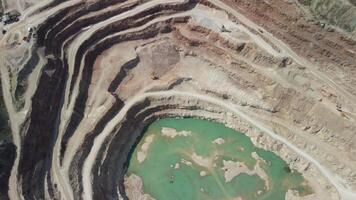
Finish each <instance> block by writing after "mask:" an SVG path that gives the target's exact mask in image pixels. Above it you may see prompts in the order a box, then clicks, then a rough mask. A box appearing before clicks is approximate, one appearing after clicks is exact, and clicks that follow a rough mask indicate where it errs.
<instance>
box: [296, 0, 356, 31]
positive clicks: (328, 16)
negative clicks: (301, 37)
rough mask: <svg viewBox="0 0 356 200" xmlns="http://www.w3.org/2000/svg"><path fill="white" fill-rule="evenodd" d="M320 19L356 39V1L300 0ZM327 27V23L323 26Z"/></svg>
mask: <svg viewBox="0 0 356 200" xmlns="http://www.w3.org/2000/svg"><path fill="white" fill-rule="evenodd" d="M299 2H301V3H302V4H303V5H305V6H307V7H308V8H309V9H310V10H311V12H312V13H313V14H314V15H316V16H317V17H318V18H319V19H322V20H326V21H327V22H328V23H329V24H332V25H336V26H338V27H340V28H342V29H344V30H346V31H347V32H350V33H351V34H352V35H353V37H356V1H355V0H336V1H335V0H299ZM322 26H325V23H324V24H322Z"/></svg>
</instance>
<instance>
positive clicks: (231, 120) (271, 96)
mask: <svg viewBox="0 0 356 200" xmlns="http://www.w3.org/2000/svg"><path fill="white" fill-rule="evenodd" d="M345 2H346V1H345ZM303 3H305V5H310V6H311V7H312V8H313V9H314V10H315V12H316V11H318V12H319V13H321V15H323V14H322V13H323V12H324V11H323V10H330V11H333V12H334V9H333V8H330V9H321V8H322V6H321V7H320V6H319V7H318V6H317V5H319V3H317V2H314V1H309V4H308V2H306V1H304V2H303ZM29 5H32V4H29ZM327 5H331V4H327ZM340 5H341V4H340ZM328 8H329V7H328ZM340 9H341V8H340ZM325 12H326V11H325ZM335 12H339V11H335ZM302 13H303V12H301V7H300V6H299V4H296V3H291V2H290V1H285V0H273V1H250V0H241V1H228V0H226V1H225V0H223V1H219V0H201V1H197V0H154V1H141V0H111V1H109V0H107V1H106V0H105V1H102V0H92V1H81V0H71V1H64V2H60V1H53V2H51V1H48V2H47V1H43V2H42V3H34V4H33V5H32V6H29V8H28V9H26V10H25V11H24V13H23V15H24V16H23V17H24V18H25V17H27V18H26V20H20V22H18V23H15V24H13V25H11V26H9V27H8V33H7V34H6V35H1V37H0V48H1V54H0V60H1V66H0V72H1V82H2V88H3V96H4V100H5V105H6V108H7V111H8V114H9V120H10V123H11V128H12V137H13V143H14V144H15V145H16V159H15V161H14V163H13V164H12V162H9V164H11V165H12V170H11V173H10V171H9V170H8V169H9V168H6V170H7V171H6V172H5V173H4V175H5V176H10V179H9V183H8V184H7V183H6V179H1V180H4V181H5V182H4V183H5V185H9V186H10V187H9V190H8V197H9V198H11V199H21V198H24V199H119V198H120V199H121V198H124V199H127V198H128V196H127V194H126V192H125V184H124V176H125V172H126V168H127V162H128V160H127V159H128V156H129V154H130V152H131V151H132V147H133V146H134V145H135V144H136V143H137V142H138V140H139V139H140V138H141V134H142V130H143V129H144V127H145V126H147V125H148V124H150V123H151V122H153V121H154V120H156V119H158V118H162V117H168V116H174V117H183V116H192V117H199V118H205V119H210V120H216V121H219V122H222V123H224V124H226V125H227V126H229V127H231V128H234V129H236V130H239V131H240V132H243V133H246V134H247V135H248V136H250V137H251V139H252V141H253V142H254V143H255V144H256V145H258V146H259V147H262V148H264V149H267V150H272V151H274V152H276V153H277V154H278V155H280V156H281V157H282V158H283V159H284V160H286V161H287V162H288V163H289V164H290V167H291V168H292V169H295V170H298V171H300V172H302V173H303V174H304V175H305V177H306V178H307V179H308V181H310V182H311V183H312V186H313V189H314V191H315V199H316V198H319V199H326V198H327V199H339V198H343V199H355V198H354V197H356V196H355V191H356V173H355V171H356V157H355V155H356V137H355V134H354V133H355V131H356V123H355V120H356V89H355V88H356V70H355V69H356V65H355V59H354V58H355V56H356V55H355V54H356V53H355V52H356V46H355V45H356V42H355V41H354V40H352V39H350V37H349V36H352V34H353V33H352V31H353V30H354V28H352V27H354V26H353V25H350V23H352V20H351V21H350V20H349V21H347V20H346V19H351V18H352V17H351V18H349V17H348V16H354V12H352V10H351V11H350V13H349V12H347V13H349V14H348V15H347V16H346V15H345V16H344V15H343V16H342V17H345V18H342V17H341V18H335V19H336V20H335V22H333V23H334V24H335V25H338V26H340V27H343V26H344V25H345V27H343V28H345V29H349V32H350V33H349V35H346V34H348V33H340V32H338V30H335V31H329V30H327V29H325V28H323V27H321V26H320V24H316V23H313V22H312V21H309V20H308V19H307V18H306V17H305V16H304V15H303V14H302ZM327 13H330V12H327ZM331 16H334V15H329V14H328V15H327V18H328V19H329V18H330V17H331ZM342 19H345V20H342ZM26 22H28V23H29V24H26ZM341 22H342V23H341ZM346 24H349V25H346ZM27 26H34V27H36V31H35V35H36V37H35V38H32V39H31V40H30V42H28V43H27V42H25V41H22V40H21V38H22V37H23V36H25V35H27V34H28V29H27V28H28V27H27ZM174 134H175V135H176V134H178V135H189V134H188V133H178V132H174ZM212 145H213V144H212ZM10 146H11V145H10ZM9 148H10V149H11V150H10V151H9V152H12V153H14V147H9ZM6 155H9V156H10V155H11V156H13V154H6ZM11 158H12V157H11ZM9 160H10V161H11V159H10V158H9ZM11 165H7V166H11ZM335 177H338V178H335ZM133 185H136V186H140V183H139V180H134V184H133ZM141 186H142V185H141ZM5 190H7V188H4V192H5ZM2 194H5V195H6V192H5V193H2ZM130 195H131V194H130ZM141 195H143V196H144V194H141ZM289 196H290V198H294V196H295V194H292V193H290V194H289ZM146 197H147V198H149V197H148V196H146ZM146 197H145V198H146ZM4 198H6V197H4Z"/></svg>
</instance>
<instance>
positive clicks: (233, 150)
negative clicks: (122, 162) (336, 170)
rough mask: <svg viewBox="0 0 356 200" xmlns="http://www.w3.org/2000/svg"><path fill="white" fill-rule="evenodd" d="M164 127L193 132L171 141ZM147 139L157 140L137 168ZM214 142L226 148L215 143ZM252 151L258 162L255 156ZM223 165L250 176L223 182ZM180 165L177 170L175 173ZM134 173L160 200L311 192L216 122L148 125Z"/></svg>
mask: <svg viewBox="0 0 356 200" xmlns="http://www.w3.org/2000/svg"><path fill="white" fill-rule="evenodd" d="M166 127H168V128H174V129H176V130H177V131H190V132H191V133H190V135H189V136H176V137H174V138H170V137H166V136H164V135H163V134H162V128H166ZM150 135H155V136H154V139H153V141H152V143H151V144H150V145H145V146H146V148H147V152H146V158H145V160H144V161H143V162H141V163H140V162H139V161H138V157H137V153H138V152H139V151H142V145H143V144H144V143H145V139H146V138H147V137H149V136H150ZM151 137H152V136H151ZM217 138H222V139H223V140H224V141H225V143H224V144H220V145H219V144H216V143H213V141H214V140H216V139H217ZM253 152H256V153H257V155H258V156H259V157H260V159H256V157H253V156H252V155H251V154H252V153H253ZM193 154H195V155H198V156H201V157H202V158H206V160H210V161H211V163H210V164H211V165H209V166H206V165H205V166H202V165H203V164H202V163H197V162H196V161H194V158H192V155H193ZM182 159H184V160H185V161H187V162H188V164H187V162H184V161H183V162H182ZM223 160H225V161H233V162H240V163H243V164H244V165H245V166H246V167H247V168H248V169H247V171H250V172H251V173H248V172H241V173H240V174H238V175H237V176H235V177H233V178H232V179H231V181H229V182H226V179H225V177H224V173H225V170H224V169H222V168H223V167H224V165H223ZM189 162H190V163H191V165H190V164H189ZM177 163H178V164H177ZM184 163H186V164H184ZM178 165H179V168H175V166H178ZM256 165H258V166H256ZM256 167H258V168H260V169H261V171H263V173H264V174H266V175H267V176H268V179H267V180H266V178H263V177H261V175H260V174H256V173H253V170H254V169H255V168H256ZM203 171H204V172H205V173H206V175H205V174H204V172H203ZM132 173H133V174H136V175H138V176H139V177H141V179H142V180H143V190H144V193H146V194H149V195H151V196H152V197H153V198H155V199H159V200H176V199H177V200H178V199H182V200H183V199H184V200H189V199H204V200H205V199H239V198H240V199H251V200H252V199H263V200H279V199H284V197H285V193H286V192H287V191H288V190H289V189H294V190H297V191H298V192H299V194H300V195H306V194H309V193H311V192H312V191H311V189H310V187H309V186H308V185H307V183H306V181H305V180H304V178H303V177H302V176H301V174H299V173H297V172H292V171H290V169H289V168H288V166H287V164H286V163H285V162H284V161H283V160H282V159H281V158H280V157H278V156H277V155H276V154H274V153H272V152H268V151H264V150H262V149H259V148H257V147H255V146H254V145H253V143H252V142H251V140H250V139H249V137H247V136H246V135H244V134H242V133H239V132H236V131H234V130H232V129H230V128H227V127H225V126H224V125H222V124H219V123H216V122H211V121H207V120H200V119H193V118H186V119H162V120H158V121H156V122H154V123H152V124H151V125H150V126H149V127H148V128H147V130H146V132H145V134H144V136H143V138H142V139H141V141H140V142H139V144H138V145H137V147H136V149H135V151H134V152H133V154H132V156H131V159H130V164H129V168H128V172H127V175H128V176H129V175H130V174H132ZM202 175H205V176H202Z"/></svg>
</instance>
